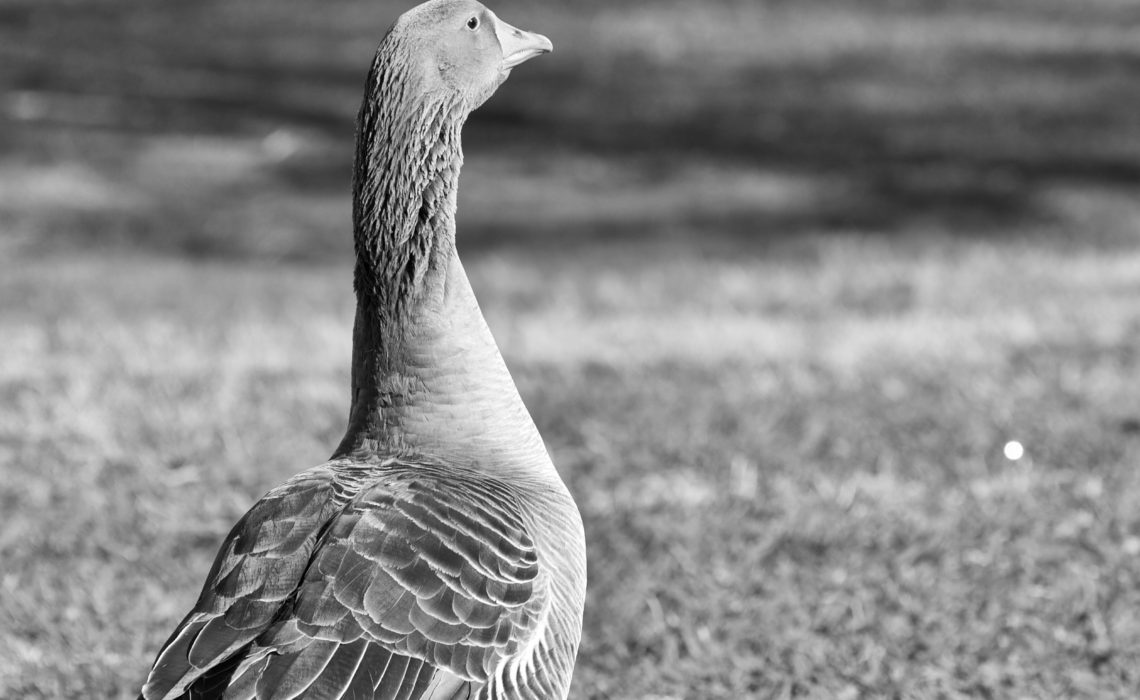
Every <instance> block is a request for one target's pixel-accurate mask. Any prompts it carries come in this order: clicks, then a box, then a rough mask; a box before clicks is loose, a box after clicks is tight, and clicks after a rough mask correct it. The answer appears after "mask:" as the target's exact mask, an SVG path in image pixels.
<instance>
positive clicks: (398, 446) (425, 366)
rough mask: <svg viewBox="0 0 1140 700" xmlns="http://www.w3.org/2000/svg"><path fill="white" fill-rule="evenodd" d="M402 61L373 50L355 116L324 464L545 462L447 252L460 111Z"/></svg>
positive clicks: (389, 51) (451, 251)
mask: <svg viewBox="0 0 1140 700" xmlns="http://www.w3.org/2000/svg"><path fill="white" fill-rule="evenodd" d="M401 55H402V54H401V52H400V47H399V43H398V42H397V41H390V40H386V41H385V43H384V45H382V46H381V49H380V50H379V51H378V53H377V57H376V60H375V62H374V63H373V66H372V70H371V72H370V73H369V77H368V84H367V90H366V94H365V100H364V105H363V106H362V108H361V111H360V120H359V124H358V132H357V151H356V167H355V172H354V178H353V225H354V228H355V247H356V270H355V289H356V297H357V310H356V322H355V327H354V330H353V352H352V355H353V358H352V407H351V409H350V413H349V427H348V432H347V433H346V434H345V437H344V439H343V440H342V442H341V445H340V447H339V448H338V449H337V451H336V456H338V457H342V456H349V457H353V458H355V459H358V460H364V461H367V460H369V459H371V458H374V457H375V456H377V455H380V454H386V453H391V452H424V453H430V454H432V455H434V456H438V457H445V458H450V459H456V460H464V461H469V462H470V461H472V460H483V459H485V458H486V457H488V456H489V455H494V456H495V457H496V459H498V460H499V461H500V462H501V461H502V458H503V457H510V456H511V455H514V456H515V457H517V458H518V459H513V460H510V459H509V460H507V461H514V462H518V463H521V462H523V461H526V460H530V461H531V462H533V461H534V460H535V459H539V460H541V459H545V460H546V461H547V462H549V458H548V457H546V452H545V448H544V447H543V445H542V441H541V438H539V436H538V432H537V430H536V429H535V428H534V424H533V422H532V421H531V420H530V416H529V414H528V413H527V412H526V408H525V407H524V406H523V404H522V400H521V399H520V398H519V396H518V391H517V390H516V389H515V385H514V382H513V381H512V380H511V377H510V374H509V373H508V372H507V369H506V366H505V365H504V363H503V360H502V356H501V355H500V354H499V351H498V348H497V346H496V345H495V342H494V339H493V338H492V337H491V334H490V331H489V330H488V329H487V325H486V322H485V321H484V320H483V316H482V313H481V312H480V310H479V306H478V304H477V302H476V301H475V297H474V294H473V293H472V291H471V287H470V283H469V282H468V281H467V276H466V274H465V273H464V271H463V266H462V265H461V264H460V262H459V259H458V257H457V256H456V253H455V219H454V215H455V204H456V190H457V184H458V178H459V169H460V166H461V164H462V160H463V157H462V149H461V146H460V130H461V128H462V126H463V122H464V121H465V118H466V115H467V114H468V111H469V107H468V106H467V105H465V104H463V103H462V102H461V101H460V100H458V99H456V98H448V97H447V96H445V95H444V94H442V91H436V92H432V91H430V90H429V91H425V90H424V86H423V85H422V84H418V83H417V81H416V80H415V76H414V72H413V71H408V70H406V68H407V67H406V66H402V65H400V56H401ZM409 76H411V77H409ZM419 82H420V83H422V81H419Z"/></svg>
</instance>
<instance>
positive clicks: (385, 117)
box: [352, 38, 468, 320]
mask: <svg viewBox="0 0 1140 700" xmlns="http://www.w3.org/2000/svg"><path fill="white" fill-rule="evenodd" d="M402 48H403V47H402V45H401V42H400V41H399V40H398V39H394V38H390V39H389V40H386V41H385V42H384V43H383V44H382V45H381V48H380V49H379V50H378V51H377V53H376V58H375V60H374V61H373V64H372V68H371V70H370V71H369V74H368V81H367V85H366V91H365V98H364V102H363V104H362V105H361V108H360V115H359V118H358V121H357V134H356V161H355V168H354V172H353V211H352V219H353V228H354V235H355V248H356V271H355V287H356V295H357V299H358V301H359V303H360V304H361V306H362V307H365V309H366V310H367V311H368V312H369V313H372V314H375V315H378V316H380V317H381V318H383V319H386V320H396V319H397V318H398V317H400V316H402V315H405V314H406V313H407V312H409V311H410V310H411V309H412V307H413V306H414V305H415V304H416V303H417V301H420V300H421V299H422V297H423V296H424V293H425V291H427V290H426V289H425V283H427V282H428V281H429V280H428V279H427V277H428V271H429V270H430V269H431V267H432V265H433V262H436V263H438V262H439V260H434V261H433V254H434V256H435V257H438V256H439V255H440V254H447V253H449V252H450V250H451V249H452V248H453V247H454V239H455V219H454V216H455V192H456V189H457V186H458V179H459V169H460V167H461V166H462V164H463V152H462V148H461V145H460V130H461V129H462V127H463V122H464V121H465V119H466V116H467V111H468V110H467V109H466V108H465V106H464V105H463V104H462V102H461V101H460V100H459V99H457V98H456V97H454V96H453V95H452V94H450V92H449V91H446V90H442V89H435V90H425V89H423V87H422V86H421V85H420V84H419V83H420V81H417V80H415V73H414V71H413V70H412V69H411V68H410V67H409V66H406V65H404V63H405V62H406V60H405V59H404V58H403V57H404V52H403V51H402Z"/></svg>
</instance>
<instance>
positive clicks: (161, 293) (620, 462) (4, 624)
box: [0, 0, 1140, 700]
mask: <svg viewBox="0 0 1140 700" xmlns="http://www.w3.org/2000/svg"><path fill="white" fill-rule="evenodd" d="M329 8H332V9H329ZM495 8H496V10H499V14H500V15H501V16H503V17H504V18H506V19H508V20H509V21H512V22H514V23H516V24H518V25H520V26H524V27H528V28H533V29H537V30H540V31H544V32H546V33H548V34H550V35H551V36H552V38H553V39H554V42H555V44H556V47H557V49H556V51H557V52H556V53H555V54H554V55H552V56H550V57H544V58H543V59H541V60H539V61H535V62H534V63H533V65H529V64H528V66H526V67H524V68H523V69H519V70H517V71H516V75H514V76H513V77H512V78H511V80H510V81H509V82H508V83H507V85H505V86H504V88H503V89H502V90H501V91H500V94H499V95H498V96H496V98H495V99H494V100H493V101H492V102H491V103H489V104H488V105H487V107H486V108H485V109H484V110H483V111H482V112H480V113H479V114H477V115H476V117H475V118H474V119H473V121H472V123H471V124H470V125H469V129H468V133H467V148H466V150H467V165H466V166H465V170H464V178H463V181H462V185H461V186H462V194H461V202H460V217H459V227H460V241H459V245H460V247H461V250H462V251H463V252H464V253H465V259H466V261H467V268H468V271H469V273H470V274H471V277H472V281H473V284H474V285H475V288H476V292H477V293H478V294H479V296H480V299H481V302H482V305H483V308H484V311H485V313H486V315H487V317H488V320H489V322H490V324H491V327H492V329H493V330H494V331H495V334H496V337H497V338H498V339H499V342H500V345H501V346H502V349H503V351H504V355H505V356H506V358H507V361H508V363H509V365H510V366H511V368H512V370H513V372H514V374H515V377H516V380H517V381H518V383H519V386H520V389H521V391H522V393H523V396H524V398H525V399H526V400H527V403H528V406H530V408H531V411H532V413H533V415H534V417H535V420H536V421H537V423H538V424H539V427H540V429H541V430H542V432H543V435H544V436H545V438H546V440H547V442H548V445H549V447H550V450H551V453H552V455H553V457H554V461H555V463H556V464H557V465H558V466H559V468H560V470H561V472H562V474H563V476H564V477H565V478H566V480H567V482H568V483H569V485H570V487H571V489H572V491H573V492H574V493H575V495H576V497H577V499H578V502H579V504H580V506H581V508H582V512H583V516H584V518H585V521H586V527H587V539H588V543H589V551H590V567H591V569H590V577H591V578H590V591H589V603H588V609H587V617H586V631H585V637H584V641H583V645H582V650H581V654H580V658H579V665H578V671H577V674H576V679H575V685H574V690H573V693H572V696H573V697H574V698H577V699H584V698H591V699H597V700H602V699H606V698H613V699H615V700H620V699H622V698H631V699H646V700H649V699H656V700H664V699H666V698H693V699H697V700H700V699H702V698H754V697H755V698H840V699H844V700H854V699H855V698H879V697H886V698H956V697H962V698H965V697H970V698H976V697H981V698H1131V697H1136V696H1137V694H1138V693H1140V670H1138V669H1140V508H1138V507H1137V505H1136V504H1137V503H1140V470H1138V469H1137V466H1138V465H1140V200H1138V199H1137V197H1136V191H1137V189H1136V188H1137V185H1138V184H1140V125H1138V124H1137V123H1136V120H1135V109H1134V106H1135V105H1136V104H1137V103H1138V100H1140V81H1137V80H1136V79H1135V78H1136V76H1137V70H1138V69H1140V53H1138V52H1137V49H1136V46H1137V43H1136V42H1135V37H1136V34H1135V30H1134V29H1133V27H1135V26H1137V23H1136V20H1138V19H1140V15H1138V13H1137V10H1136V9H1135V7H1134V5H1133V4H1131V3H1128V2H1123V1H1114V0H1096V1H1095V2H1087V3H1081V4H1080V7H1079V8H1077V7H1076V6H1075V5H1073V4H1071V3H1066V2H1061V1H1060V0H1056V1H1050V0H1034V1H1030V0H1020V1H1013V0H1009V1H1005V0H1003V1H1002V2H1000V3H999V2H997V1H996V0H994V1H993V2H989V1H985V0H971V1H970V2H963V3H957V4H944V3H935V2H933V1H931V2H925V1H916V2H909V3H896V2H888V1H886V0H882V1H875V2H870V1H868V2H865V3H864V2H861V3H858V5H855V4H853V3H843V2H824V1H822V0H812V1H811V2H802V3H801V2H797V3H783V2H767V3H752V2H744V0H740V1H739V2H735V1H732V0H718V1H717V2H709V3H705V4H704V5H703V6H701V9H700V10H699V11H698V10H696V9H694V6H693V5H692V4H681V3H673V2H644V1H643V2H637V3H624V4H623V3H611V4H603V3H600V2H592V1H589V2H587V1H582V2H575V3H562V4H559V5H558V6H551V5H548V4H544V3H538V2H530V3H523V2H503V3H497V4H496V5H495ZM395 12H396V8H395V5H394V4H379V5H378V4H369V3H364V2H358V1H356V0H351V1H350V0H336V1H335V2H333V1H331V0H330V2H327V3H324V4H322V5H320V6H317V5H316V4H315V3H306V2H301V1H300V0H274V1H273V2H269V0H250V1H249V2H243V3H223V2H215V1H213V0H210V1H208V2H199V3H173V2H170V3H154V4H147V5H145V6H144V5H142V4H139V3H129V2H125V1H124V0H107V1H106V2H100V3H89V4H71V3H62V2H58V3H57V2H50V3H47V2H38V1H37V2H11V1H10V2H6V3H3V4H0V57H3V58H5V59H7V60H5V61H3V62H0V81H2V83H0V84H2V85H3V86H4V87H5V88H7V90H6V92H5V96H4V103H3V110H2V114H3V118H4V122H3V124H0V126H2V127H3V128H0V148H3V151H2V154H3V157H2V159H0V477H2V478H0V697H3V698H102V697H108V698H112V697H116V698H117V697H124V698H126V697H133V693H134V692H135V691H136V690H137V687H138V685H139V683H140V682H141V680H142V678H143V676H144V675H145V672H146V669H147V668H148V665H149V663H150V661H151V659H152V658H153V654H154V652H155V650H156V649H157V647H158V645H159V644H160V643H161V642H162V641H163V639H165V636H166V635H167V634H168V633H169V630H170V629H171V627H172V625H173V624H175V623H176V621H177V620H178V619H179V618H180V617H181V616H182V615H183V614H184V612H185V610H186V609H187V608H188V606H189V605H191V604H192V602H193V600H194V598H195V596H196V595H197V592H198V588H199V586H200V585H201V579H202V577H203V575H204V573H205V571H206V570H207V568H208V566H209V563H210V561H211V559H212V557H213V554H214V552H215V551H216V548H217V546H218V543H219V541H220V538H221V537H222V536H223V535H224V533H225V532H226V531H227V530H228V529H229V527H230V525H231V524H232V522H233V521H234V520H236V519H237V518H238V517H239V516H240V515H241V514H242V513H243V512H244V511H245V509H246V508H248V506H249V505H250V504H251V503H252V501H253V500H254V499H256V498H257V497H258V496H260V495H261V494H262V493H263V492H264V491H266V490H267V489H268V488H270V487H271V486H273V485H275V484H277V483H279V482H280V481H282V480H283V479H284V478H286V477H287V476H289V475H291V474H293V473H295V472H297V471H300V470H301V469H304V468H306V467H308V466H311V465H314V464H316V463H319V462H320V461H322V460H324V459H325V458H326V457H327V456H328V454H329V452H330V451H331V449H332V447H333V446H334V445H335V444H336V442H337V441H338V439H339V438H340V436H341V434H342V432H343V430H344V421H345V414H346V411H347V399H348V358H349V342H350V329H351V319H352V311H353V306H352V299H351V284H350V279H349V278H350V274H349V270H350V262H349V258H348V251H349V229H348V211H349V208H348V198H347V176H348V172H349V169H348V157H349V153H350V140H351V119H352V115H353V112H354V110H355V101H356V100H357V99H358V94H357V93H358V86H359V83H360V80H361V74H362V72H363V65H364V62H365V61H366V60H367V58H368V54H369V52H370V51H371V48H372V46H373V45H374V43H375V41H376V40H377V38H378V35H379V28H380V27H382V26H383V25H384V24H385V23H386V22H387V21H388V20H390V19H391V17H393V16H394V14H395ZM600 105H605V106H606V108H605V109H601V108H600V107H599V106H600ZM1010 441H1018V442H1020V443H1021V444H1023V445H1024V448H1025V455H1024V456H1023V457H1022V458H1021V459H1018V460H1011V459H1008V458H1007V457H1005V456H1004V454H1003V447H1004V446H1005V445H1006V443H1008V442H1010Z"/></svg>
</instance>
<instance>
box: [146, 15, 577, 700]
mask: <svg viewBox="0 0 1140 700" xmlns="http://www.w3.org/2000/svg"><path fill="white" fill-rule="evenodd" d="M549 50H550V43H549V41H548V40H546V39H545V38H544V37H541V36H539V35H536V34H530V33H527V32H522V31H520V30H517V29H515V28H513V27H511V26H509V25H507V24H505V23H504V22H502V21H501V20H499V19H498V18H497V17H496V16H495V15H494V13H492V12H491V11H490V10H488V9H487V8H485V7H483V6H482V5H480V4H479V3H477V2H474V1H473V0H433V1H432V2H428V3H425V4H424V5H420V6H419V7H416V8H414V9H412V10H410V11H409V12H407V13H405V14H404V15H403V16H401V18H400V19H399V20H397V22H396V24H395V25H393V27H392V29H391V30H389V33H388V34H387V36H385V38H384V40H383V41H382V42H381V44H380V47H379V48H378V50H377V53H376V58H375V60H374V61H373V65H372V69H371V71H370V72H369V76H368V82H367V85H366V91H365V98H364V103H363V105H362V107H361V112H360V118H359V123H358V133H357V153H356V166H355V173H354V179H353V221H354V229H355V232H354V233H355V248H356V258H357V260H356V268H355V289H356V296H357V313H356V319H355V327H354V331H353V358H352V402H351V408H350V411H349V427H348V430H347V432H346V434H345V437H344V439H343V440H342V442H341V444H340V446H339V447H338V448H337V450H336V452H335V453H334V455H333V457H332V459H330V461H328V462H327V463H325V464H322V465H320V466H317V467H315V468H313V469H310V470H308V471H305V472H302V473H300V474H298V475H297V476H295V477H293V478H292V479H290V480H289V481H287V482H285V483H284V484H282V485H280V486H278V487H277V488H275V489H273V490H272V491H270V492H269V493H268V494H266V496H265V497H264V498H262V499H261V500H260V501H258V502H257V503H256V504H255V505H254V506H253V507H252V508H251V509H250V511H249V512H248V513H246V514H245V516H243V517H242V518H241V520H239V521H238V523H237V524H236V525H235V526H234V528H233V530H232V531H231V532H230V533H229V535H228V536H227V537H226V539H225V541H224V542H223V544H222V547H221V550H220V551H219V553H218V556H217V558H216V560H215V562H214V565H213V567H212V568H211V570H210V572H209V573H208V575H207V576H206V582H205V585H204V587H203V590H202V593H201V595H200V596H199V598H198V601H197V603H196V604H195V605H194V608H193V609H192V610H191V611H190V613H189V614H188V615H187V616H186V617H185V619H183V621H182V622H181V623H180V624H179V625H178V627H177V628H176V629H175V630H174V633H173V634H172V635H171V637H170V639H169V640H168V641H167V642H166V644H165V645H164V646H163V647H162V649H161V650H160V651H159V654H158V657H157V659H156V660H155V663H154V666H153V668H152V670H151V672H150V675H149V677H148V678H147V681H146V683H145V685H144V687H143V689H142V697H143V698H145V700H159V699H171V698H258V699H261V698H312V699H314V700H318V699H324V698H377V699H384V700H387V699H396V698H398V699H400V700H440V699H448V700H450V699H452V698H472V699H475V698H486V699H506V698H520V699H522V698H535V699H537V698H543V699H546V698H564V697H565V696H566V694H567V692H568V689H569V685H570V678H571V674H572V672H573V667H574V659H575V655H576V653H577V647H578V642H579V639H580V635H581V617H582V607H583V601H584V596H585V582H586V572H585V546H584V536H583V530H582V522H581V518H580V516H579V514H578V509H577V507H576V506H575V504H574V501H573V499H572V498H571V496H570V493H569V492H568V491H567V489H566V487H565V486H564V484H563V483H562V481H561V479H560V478H559V476H558V474H557V472H556V471H555V469H554V466H553V464H552V463H551V461H550V458H549V456H548V454H547V452H546V449H545V447H544V446H543V443H542V439H541V437H540V436H539V434H538V431H537V429H536V428H535V426H534V423H533V421H532V420H531V418H530V415H529V414H528V412H527V410H526V407H525V406H524V405H523V402H522V400H521V398H520V397H519V395H518V391H517V389H516V388H515V385H514V382H513V381H512V379H511V377H510V374H509V372H508V371H507V368H506V365H505V364H504V362H503V359H502V356H501V355H500V354H499V351H498V348H497V346H496V345H495V342H494V339H493V338H492V337H491V333H490V331H489V329H488V328H487V325H486V322H485V321H484V319H483V316H482V313H481V312H480V310H479V306H478V304H477V302H476V300H475V296H474V293H473V292H472V290H471V286H470V284H469V282H468V280H467V276H466V274H465V273H464V271H463V266H462V264H461V263H460V261H459V258H458V257H457V255H456V251H455V224H454V212H455V194H456V187H457V180H458V175H459V168H460V166H461V164H462V151H461V148H460V141H459V137H460V131H461V128H462V125H463V122H464V120H465V119H466V117H467V115H468V114H469V113H470V112H471V110H473V109H475V108H476V107H477V106H479V105H480V104H481V103H482V102H483V101H484V100H486V99H487V98H488V97H489V96H490V95H491V94H492V93H493V92H494V90H495V89H496V88H497V87H498V86H499V85H500V84H501V83H502V81H503V80H505V79H506V77H507V75H508V74H509V72H510V70H511V68H513V67H514V66H515V65H518V63H521V62H522V61H524V60H526V59H528V58H530V57H531V56H533V55H537V54H538V53H542V52H545V51H549Z"/></svg>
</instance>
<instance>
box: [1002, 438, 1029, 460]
mask: <svg viewBox="0 0 1140 700" xmlns="http://www.w3.org/2000/svg"><path fill="white" fill-rule="evenodd" d="M1002 453H1003V454H1004V455H1005V458H1006V459H1008V460H1009V461H1011V462H1016V461H1017V460H1019V459H1021V458H1022V457H1024V456H1025V448H1024V447H1022V445H1021V443H1020V442H1018V441H1017V440H1010V441H1009V442H1007V443H1005V447H1003V448H1002Z"/></svg>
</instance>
